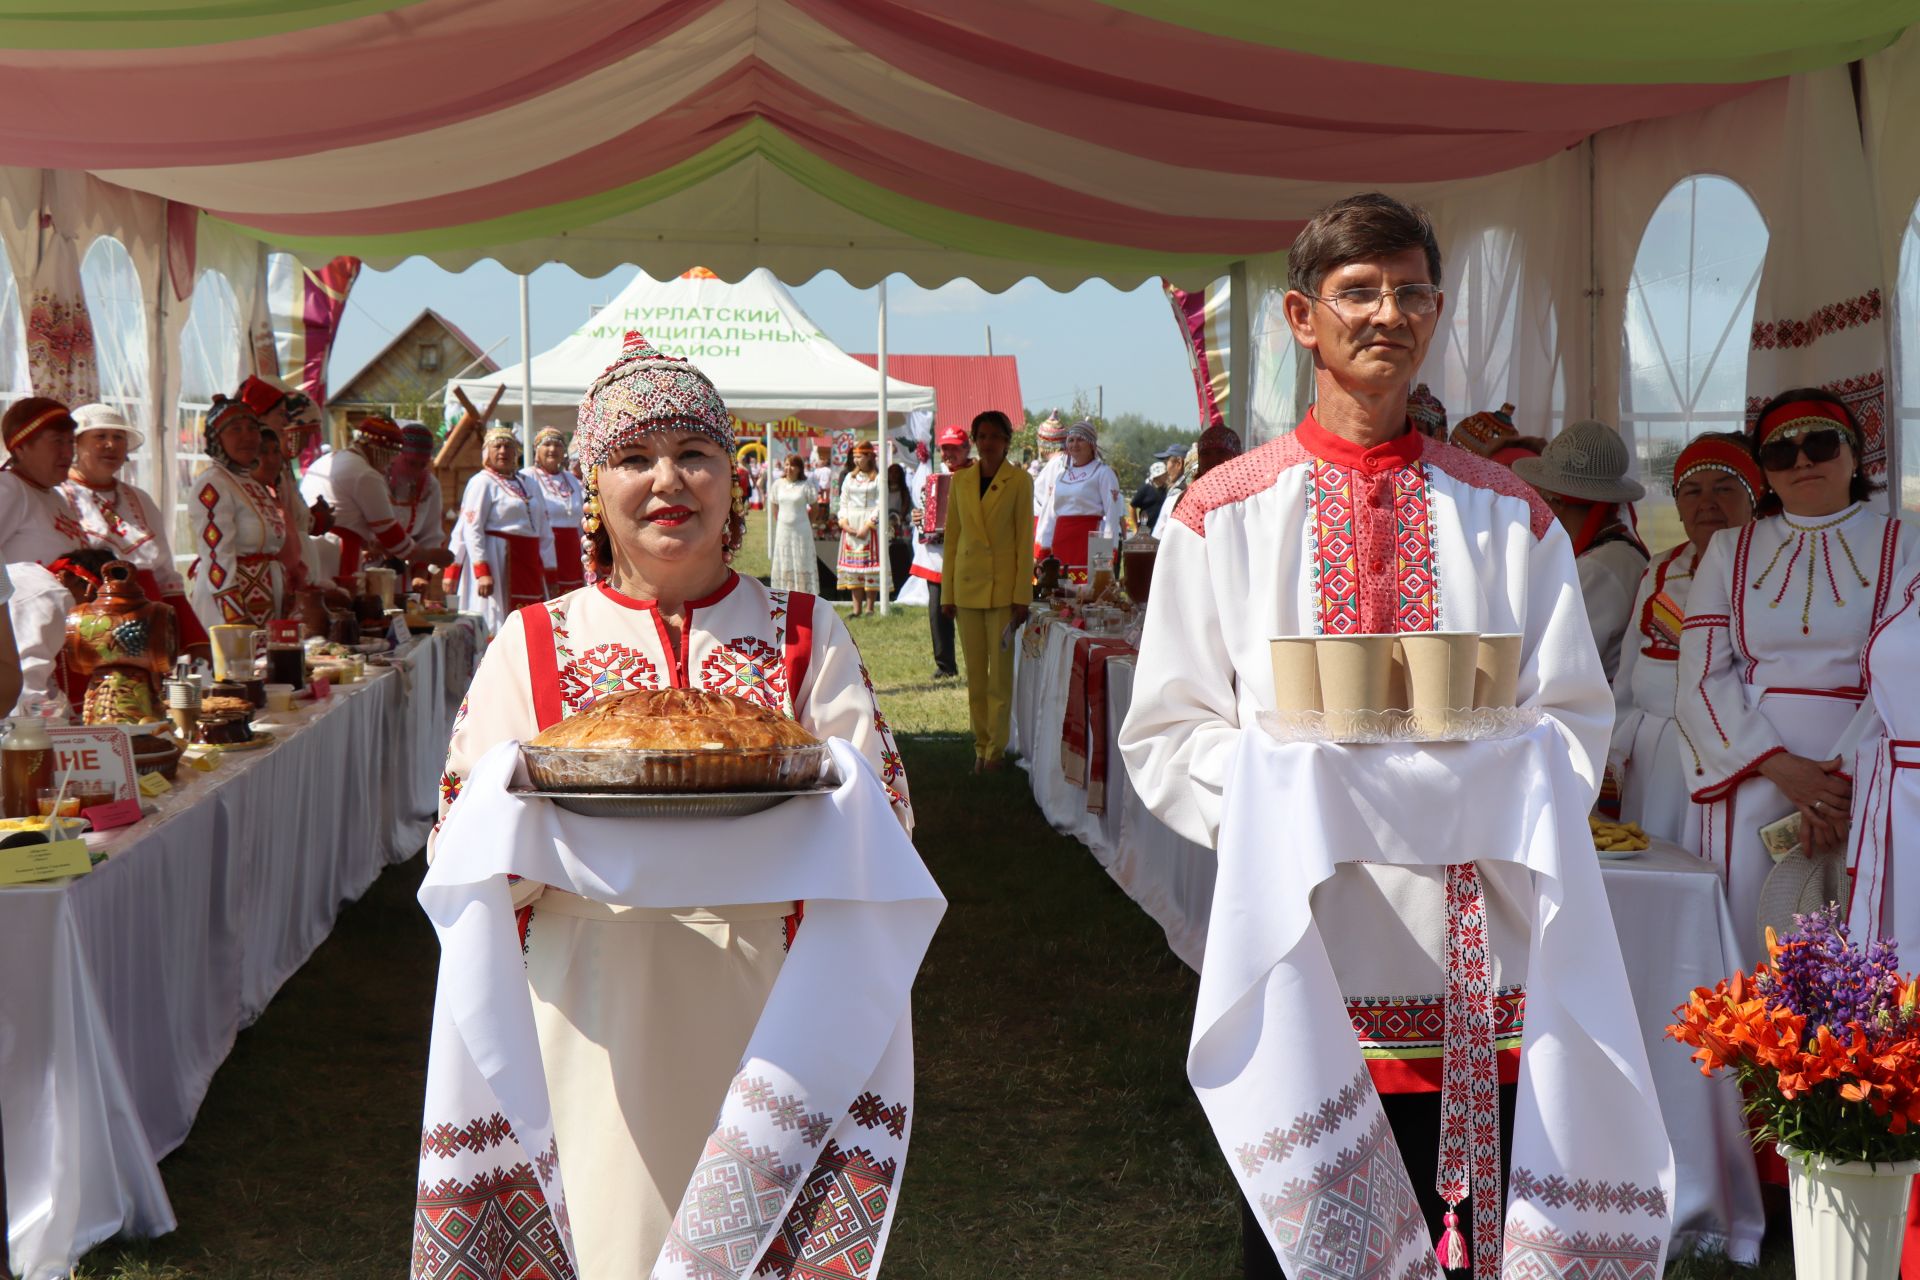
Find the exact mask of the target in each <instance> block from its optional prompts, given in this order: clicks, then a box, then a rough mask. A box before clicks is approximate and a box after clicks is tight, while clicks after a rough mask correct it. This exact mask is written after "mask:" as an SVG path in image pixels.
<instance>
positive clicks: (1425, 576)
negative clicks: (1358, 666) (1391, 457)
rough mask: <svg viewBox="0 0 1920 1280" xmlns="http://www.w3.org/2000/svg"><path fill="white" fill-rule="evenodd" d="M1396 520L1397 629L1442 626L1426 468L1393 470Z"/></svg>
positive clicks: (1394, 517)
mask: <svg viewBox="0 0 1920 1280" xmlns="http://www.w3.org/2000/svg"><path fill="white" fill-rule="evenodd" d="M1393 521H1394V552H1395V555H1396V557H1397V559H1398V561H1399V573H1398V575H1397V577H1396V584H1395V585H1396V586H1397V587H1398V591H1399V602H1398V605H1397V607H1396V608H1395V610H1394V617H1395V621H1396V622H1397V624H1398V626H1397V628H1396V629H1397V630H1400V631H1432V630H1433V629H1434V628H1435V627H1437V626H1439V625H1440V586H1439V582H1438V580H1437V579H1436V578H1435V576H1434V572H1433V523H1432V511H1431V508H1430V506H1429V504H1428V502H1427V475H1426V468H1425V467H1420V468H1414V467H1398V468H1396V469H1395V470H1394V473H1393Z"/></svg>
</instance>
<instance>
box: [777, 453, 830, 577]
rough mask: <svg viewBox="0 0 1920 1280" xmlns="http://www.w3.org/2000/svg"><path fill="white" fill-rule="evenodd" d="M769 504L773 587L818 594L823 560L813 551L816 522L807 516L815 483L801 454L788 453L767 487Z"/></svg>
mask: <svg viewBox="0 0 1920 1280" xmlns="http://www.w3.org/2000/svg"><path fill="white" fill-rule="evenodd" d="M767 505H768V506H769V507H770V508H771V511H770V512H769V515H770V516H771V517H772V519H773V573H772V579H773V589H774V590H775V591H804V592H806V593H807V594H809V595H817V594H818V593H819V591H820V563H819V558H818V557H817V556H815V555H814V553H813V522H812V521H810V520H808V519H807V508H809V507H811V506H812V505H813V486H812V485H811V484H809V483H808V482H807V469H806V464H805V463H804V462H803V461H802V460H801V458H800V455H799V454H797V453H790V454H788V455H787V460H786V462H785V463H783V464H782V465H781V468H780V475H779V476H777V477H776V478H775V479H774V481H773V483H772V484H770V485H768V486H767Z"/></svg>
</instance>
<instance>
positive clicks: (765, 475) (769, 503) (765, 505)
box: [760, 418, 812, 577]
mask: <svg viewBox="0 0 1920 1280" xmlns="http://www.w3.org/2000/svg"><path fill="white" fill-rule="evenodd" d="M760 493H761V495H762V497H763V498H764V501H762V502H761V504H760V509H761V510H762V511H764V512H766V513H767V576H768V577H772V576H773V420H772V419H771V418H769V419H768V420H767V456H766V459H765V464H764V466H763V467H762V469H761V472H760ZM808 518H809V519H811V518H812V517H808Z"/></svg>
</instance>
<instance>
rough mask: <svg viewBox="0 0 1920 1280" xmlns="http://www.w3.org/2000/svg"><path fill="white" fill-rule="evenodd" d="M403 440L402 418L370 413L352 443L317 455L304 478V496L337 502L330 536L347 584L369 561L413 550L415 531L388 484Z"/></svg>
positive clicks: (356, 427) (308, 499) (357, 427)
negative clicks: (410, 529)
mask: <svg viewBox="0 0 1920 1280" xmlns="http://www.w3.org/2000/svg"><path fill="white" fill-rule="evenodd" d="M403 443H404V438H403V437H402V435H401V432H400V424H399V423H397V422H395V421H394V420H393V419H392V418H388V417H385V416H384V415H381V414H377V413H375V414H368V415H367V416H366V417H364V418H362V419H361V420H360V421H359V422H357V423H355V424H354V427H353V443H352V444H351V445H349V446H348V447H347V448H345V449H336V450H334V451H333V452H332V453H329V454H326V455H324V456H322V457H319V458H315V459H314V460H313V465H312V466H310V467H308V468H307V474H306V475H304V476H302V477H301V478H300V497H301V499H302V501H304V502H305V503H307V505H308V506H312V505H313V504H314V503H317V502H320V501H322V500H324V501H325V502H326V503H327V505H328V506H330V507H332V508H333V528H331V529H330V530H328V531H327V536H328V537H329V538H331V539H333V540H334V541H336V542H338V543H339V544H340V568H339V571H338V572H337V574H336V575H335V581H337V582H339V583H340V584H341V585H342V586H345V585H347V583H349V582H350V581H351V580H352V578H353V576H354V574H356V573H359V572H361V571H362V570H363V569H365V568H366V567H368V566H369V565H378V564H379V563H381V562H382V561H384V560H387V559H390V558H404V557H406V556H408V555H410V554H411V553H412V552H413V550H414V541H413V537H412V535H411V534H409V533H408V532H407V529H406V526H405V525H404V524H403V523H402V522H401V520H400V518H399V516H397V515H395V514H394V510H393V493H392V490H390V489H389V488H388V486H387V466H388V464H389V463H391V462H392V461H393V458H394V455H395V454H397V453H399V452H400V446H401V445H402V444H403Z"/></svg>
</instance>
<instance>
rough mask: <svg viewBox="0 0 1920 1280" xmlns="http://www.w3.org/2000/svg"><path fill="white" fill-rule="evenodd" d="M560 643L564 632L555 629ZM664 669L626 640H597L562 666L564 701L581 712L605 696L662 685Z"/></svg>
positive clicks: (569, 711)
mask: <svg viewBox="0 0 1920 1280" xmlns="http://www.w3.org/2000/svg"><path fill="white" fill-rule="evenodd" d="M554 639H555V644H556V647H557V646H558V644H559V643H560V633H559V631H558V630H556V631H555V632H554ZM659 687H660V673H659V671H658V669H656V668H655V667H654V665H653V661H652V660H651V659H650V658H648V657H647V655H646V654H644V653H641V652H639V651H637V650H634V649H629V648H628V647H627V646H626V645H624V644H597V645H594V646H593V647H592V648H591V649H588V650H587V651H586V652H585V653H583V654H581V655H580V656H579V657H578V658H577V659H576V658H569V659H568V660H567V661H566V664H565V665H564V666H562V667H561V668H560V701H561V702H562V703H563V704H564V705H565V706H566V709H567V714H568V715H575V716H577V715H579V714H580V713H581V712H583V711H586V710H588V709H589V708H591V707H592V706H593V705H594V703H596V702H598V701H600V699H602V698H606V697H611V696H612V695H614V694H616V693H631V692H632V691H633V690H635V689H658V688H659Z"/></svg>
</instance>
